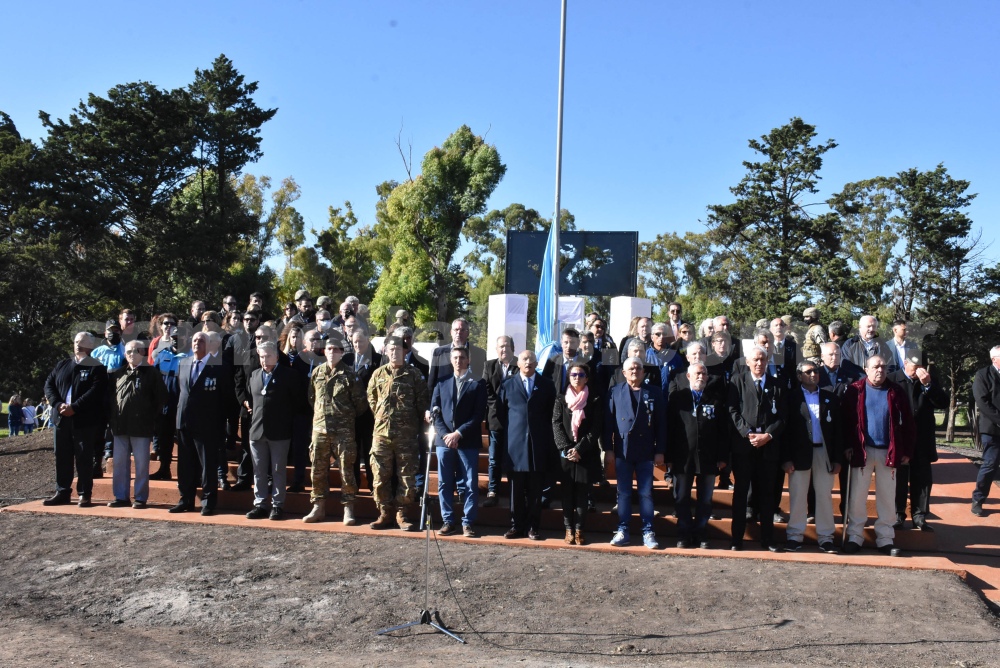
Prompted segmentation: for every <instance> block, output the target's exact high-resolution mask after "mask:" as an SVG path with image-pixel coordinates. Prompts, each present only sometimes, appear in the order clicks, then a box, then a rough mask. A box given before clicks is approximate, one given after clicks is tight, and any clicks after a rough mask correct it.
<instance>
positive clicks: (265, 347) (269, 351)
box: [257, 341, 278, 355]
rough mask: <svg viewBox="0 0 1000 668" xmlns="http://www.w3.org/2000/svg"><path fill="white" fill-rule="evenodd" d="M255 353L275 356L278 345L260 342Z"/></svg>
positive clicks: (270, 342)
mask: <svg viewBox="0 0 1000 668" xmlns="http://www.w3.org/2000/svg"><path fill="white" fill-rule="evenodd" d="M257 352H258V353H264V354H266V355H277V354H278V344H277V343H275V342H274V341H262V342H261V343H260V345H258V346H257Z"/></svg>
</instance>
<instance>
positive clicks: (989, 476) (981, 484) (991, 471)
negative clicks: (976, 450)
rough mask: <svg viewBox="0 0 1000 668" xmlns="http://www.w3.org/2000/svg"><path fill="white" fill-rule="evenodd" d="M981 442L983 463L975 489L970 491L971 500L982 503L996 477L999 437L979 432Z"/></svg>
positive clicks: (999, 456)
mask: <svg viewBox="0 0 1000 668" xmlns="http://www.w3.org/2000/svg"><path fill="white" fill-rule="evenodd" d="M979 440H980V442H981V443H982V444H983V463H982V466H980V467H979V475H978V476H977V477H976V489H975V490H973V492H972V500H973V501H974V502H976V503H980V504H981V503H982V502H983V501H985V500H986V499H987V498H989V496H990V487H991V486H992V485H993V479H994V478H996V477H997V465H998V464H1000V438H997V437H996V436H992V435H990V434H980V435H979Z"/></svg>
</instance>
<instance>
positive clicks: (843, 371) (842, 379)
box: [819, 360, 865, 398]
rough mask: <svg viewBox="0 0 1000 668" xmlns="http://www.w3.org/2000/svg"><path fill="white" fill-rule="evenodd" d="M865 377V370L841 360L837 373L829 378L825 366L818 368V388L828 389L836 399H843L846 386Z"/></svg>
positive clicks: (828, 372) (828, 371)
mask: <svg viewBox="0 0 1000 668" xmlns="http://www.w3.org/2000/svg"><path fill="white" fill-rule="evenodd" d="M864 377H865V370H864V369H862V368H861V367H859V366H858V365H857V364H855V363H854V362H852V361H851V360H841V361H840V366H839V367H837V373H836V375H835V377H834V378H833V379H831V378H830V370H829V369H828V368H826V366H824V365H821V366H820V367H819V386H820V387H829V388H830V389H831V390H833V393H834V394H836V395H837V396H838V397H840V398H843V396H844V392H846V391H847V386H848V385H850V384H851V383H853V382H855V381H857V380H861V379H862V378H864Z"/></svg>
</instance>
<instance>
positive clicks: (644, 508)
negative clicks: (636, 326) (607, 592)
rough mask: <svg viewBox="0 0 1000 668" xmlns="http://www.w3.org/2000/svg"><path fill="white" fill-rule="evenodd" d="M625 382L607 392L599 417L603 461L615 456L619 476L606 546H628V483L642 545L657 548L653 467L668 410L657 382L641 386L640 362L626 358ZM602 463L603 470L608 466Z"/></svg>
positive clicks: (661, 450) (663, 448)
mask: <svg viewBox="0 0 1000 668" xmlns="http://www.w3.org/2000/svg"><path fill="white" fill-rule="evenodd" d="M622 368H623V373H624V375H625V382H624V383H619V384H618V385H615V386H614V387H613V388H611V391H610V392H609V393H608V404H607V409H606V413H605V419H604V443H603V444H602V447H603V449H604V451H605V455H604V457H605V460H609V459H610V458H611V457H614V463H615V475H616V476H617V478H618V530H617V532H616V533H615V535H614V537H613V538H612V539H611V544H612V545H615V546H617V547H622V546H625V545H628V544H629V524H630V523H631V521H632V479H633V477H634V478H635V481H636V487H637V490H638V493H639V518H640V520H641V521H642V544H643V545H645V546H646V547H647V548H649V549H651V550H655V549H656V548H658V547H659V543H657V542H656V534H655V533H654V531H653V467H654V466H661V465H662V464H663V462H664V461H665V456H666V452H667V419H666V416H667V410H666V409H667V407H666V401H665V400H664V397H663V392H662V391H661V389H660V386H659V384H655V385H653V384H650V385H646V384H644V383H643V380H644V371H643V365H642V360H641V359H639V358H638V357H629V358H628V359H627V360H625V363H624V364H623V367H622ZM610 463H611V462H610V461H607V462H606V466H605V468H608V466H610Z"/></svg>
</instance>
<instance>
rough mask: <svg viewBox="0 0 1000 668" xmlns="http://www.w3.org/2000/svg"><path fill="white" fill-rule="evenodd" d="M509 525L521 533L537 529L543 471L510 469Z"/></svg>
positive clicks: (540, 510)
mask: <svg viewBox="0 0 1000 668" xmlns="http://www.w3.org/2000/svg"><path fill="white" fill-rule="evenodd" d="M507 479H508V480H510V526H511V528H512V529H514V530H515V531H520V532H522V533H524V532H526V531H527V530H528V529H534V530H535V531H538V527H539V525H540V524H541V519H542V487H543V486H544V485H545V473H544V472H540V471H511V472H509V473H508V475H507Z"/></svg>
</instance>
